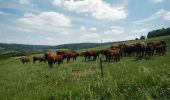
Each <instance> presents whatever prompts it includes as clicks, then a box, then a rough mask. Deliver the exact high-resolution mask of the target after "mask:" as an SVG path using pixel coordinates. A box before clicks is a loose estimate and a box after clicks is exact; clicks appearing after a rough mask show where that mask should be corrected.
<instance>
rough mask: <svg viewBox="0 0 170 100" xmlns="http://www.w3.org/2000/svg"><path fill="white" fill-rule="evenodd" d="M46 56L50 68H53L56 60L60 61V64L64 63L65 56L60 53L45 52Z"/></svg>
mask: <svg viewBox="0 0 170 100" xmlns="http://www.w3.org/2000/svg"><path fill="white" fill-rule="evenodd" d="M44 56H45V59H46V61H47V62H48V65H49V67H50V68H52V67H53V64H55V63H56V62H57V63H58V65H60V64H61V63H63V56H62V55H58V54H57V53H56V52H49V53H45V54H44Z"/></svg>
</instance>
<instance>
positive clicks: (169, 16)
mask: <svg viewBox="0 0 170 100" xmlns="http://www.w3.org/2000/svg"><path fill="white" fill-rule="evenodd" d="M164 19H165V20H170V12H167V13H166V14H165V16H164Z"/></svg>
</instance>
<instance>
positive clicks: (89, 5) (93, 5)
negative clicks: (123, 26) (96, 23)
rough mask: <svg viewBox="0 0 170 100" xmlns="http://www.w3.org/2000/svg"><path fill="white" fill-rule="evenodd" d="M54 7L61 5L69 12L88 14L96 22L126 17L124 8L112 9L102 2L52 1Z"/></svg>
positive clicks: (101, 0) (86, 0) (91, 0)
mask: <svg viewBox="0 0 170 100" xmlns="http://www.w3.org/2000/svg"><path fill="white" fill-rule="evenodd" d="M53 4H54V5H55V6H61V5H63V6H64V7H65V8H67V9H69V10H70V11H76V12H77V13H89V14H91V16H93V17H94V18H96V19H98V20H121V19H125V18H126V17H127V11H126V9H125V7H123V6H121V7H113V6H111V5H110V4H108V3H106V2H105V1H103V0H81V1H77V0H65V1H62V0H54V1H53Z"/></svg>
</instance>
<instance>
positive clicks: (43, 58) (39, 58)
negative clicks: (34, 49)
mask: <svg viewBox="0 0 170 100" xmlns="http://www.w3.org/2000/svg"><path fill="white" fill-rule="evenodd" d="M36 61H39V62H45V63H46V59H45V56H39V57H33V63H35V62H36Z"/></svg>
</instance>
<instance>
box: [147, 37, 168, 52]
mask: <svg viewBox="0 0 170 100" xmlns="http://www.w3.org/2000/svg"><path fill="white" fill-rule="evenodd" d="M148 44H152V45H153V49H154V50H153V54H154V51H155V54H158V52H157V51H159V50H157V49H158V48H159V49H160V47H162V50H163V53H164V54H165V53H166V42H165V41H162V40H161V41H158V40H157V41H150V42H148ZM160 45H162V46H160Z"/></svg>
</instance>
